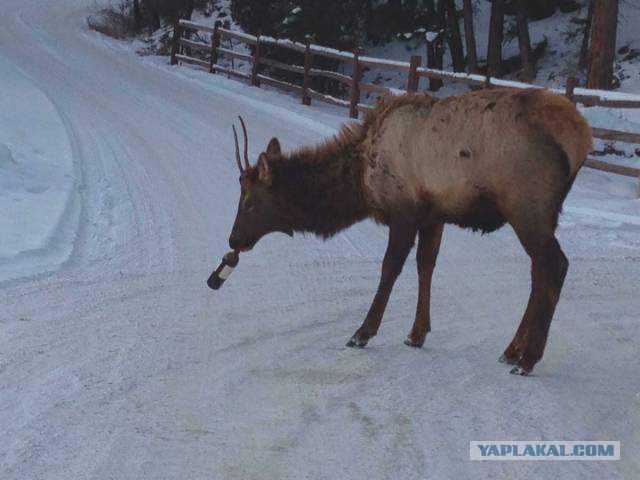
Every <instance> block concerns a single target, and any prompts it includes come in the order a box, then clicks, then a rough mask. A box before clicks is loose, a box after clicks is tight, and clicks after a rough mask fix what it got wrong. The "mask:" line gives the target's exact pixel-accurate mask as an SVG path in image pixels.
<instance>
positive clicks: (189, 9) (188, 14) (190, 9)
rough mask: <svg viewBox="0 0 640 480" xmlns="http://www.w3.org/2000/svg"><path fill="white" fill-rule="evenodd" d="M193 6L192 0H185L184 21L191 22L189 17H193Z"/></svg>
mask: <svg viewBox="0 0 640 480" xmlns="http://www.w3.org/2000/svg"><path fill="white" fill-rule="evenodd" d="M194 8H195V7H194V6H193V0H187V8H186V10H187V11H186V12H185V17H184V18H185V19H186V20H191V15H193V10H194Z"/></svg>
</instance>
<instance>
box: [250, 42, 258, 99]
mask: <svg viewBox="0 0 640 480" xmlns="http://www.w3.org/2000/svg"><path fill="white" fill-rule="evenodd" d="M259 66H260V34H258V36H257V37H256V49H255V50H254V51H253V66H252V67H251V85H253V86H254V87H259V86H260V82H259V81H258V67H259Z"/></svg>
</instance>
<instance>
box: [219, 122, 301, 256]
mask: <svg viewBox="0 0 640 480" xmlns="http://www.w3.org/2000/svg"><path fill="white" fill-rule="evenodd" d="M239 118H240V124H241V125H242V132H243V134H244V166H243V165H242V163H241V161H240V146H239V144H238V134H237V132H236V128H235V126H233V138H234V140H235V145H236V162H237V164H238V168H239V169H240V202H239V203H238V212H237V214H236V220H235V222H234V224H233V230H232V231H231V236H230V237H229V245H230V246H231V248H232V249H234V250H242V251H245V250H251V249H252V248H253V247H254V245H255V244H256V243H257V242H258V240H260V239H261V238H262V237H263V236H265V235H266V234H268V233H272V232H282V233H286V234H287V235H290V236H293V230H292V229H291V226H290V221H289V220H288V216H287V215H286V214H285V212H286V211H287V210H288V209H287V206H286V205H285V204H284V201H283V200H282V199H281V198H280V196H279V195H277V194H276V193H275V192H274V189H273V172H272V168H271V165H272V164H273V162H278V161H282V160H281V159H282V151H281V150H280V142H279V141H278V139H277V138H272V139H271V141H270V142H269V145H268V146H267V149H266V151H265V152H262V153H261V154H260V155H259V157H258V162H257V164H256V165H255V166H251V165H250V163H249V156H248V149H249V141H248V138H247V128H246V126H245V124H244V121H243V120H242V117H239Z"/></svg>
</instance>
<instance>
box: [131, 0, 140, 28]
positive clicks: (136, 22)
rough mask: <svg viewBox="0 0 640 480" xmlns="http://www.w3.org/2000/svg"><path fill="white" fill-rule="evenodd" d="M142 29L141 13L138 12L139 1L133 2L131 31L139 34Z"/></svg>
mask: <svg viewBox="0 0 640 480" xmlns="http://www.w3.org/2000/svg"><path fill="white" fill-rule="evenodd" d="M141 28H142V13H141V12H140V0H133V29H134V31H135V33H136V34H137V33H140V29H141Z"/></svg>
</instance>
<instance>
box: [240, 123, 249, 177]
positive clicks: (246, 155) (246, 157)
mask: <svg viewBox="0 0 640 480" xmlns="http://www.w3.org/2000/svg"><path fill="white" fill-rule="evenodd" d="M238 118H239V119H240V125H242V133H243V135H244V164H245V168H246V169H247V170H248V169H249V167H250V165H249V137H248V136H247V127H246V126H245V124H244V120H243V119H242V117H241V116H238Z"/></svg>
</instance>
